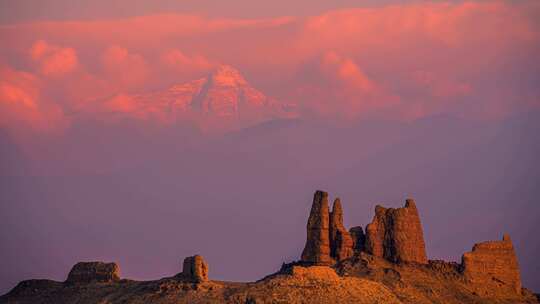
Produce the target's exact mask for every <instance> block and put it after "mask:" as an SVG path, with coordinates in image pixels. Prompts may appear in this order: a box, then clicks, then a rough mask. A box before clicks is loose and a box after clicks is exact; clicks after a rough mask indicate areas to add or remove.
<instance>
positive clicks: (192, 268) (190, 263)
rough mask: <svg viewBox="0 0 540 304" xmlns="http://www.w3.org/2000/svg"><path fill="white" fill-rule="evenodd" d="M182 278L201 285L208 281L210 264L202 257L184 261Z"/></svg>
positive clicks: (195, 256)
mask: <svg viewBox="0 0 540 304" xmlns="http://www.w3.org/2000/svg"><path fill="white" fill-rule="evenodd" d="M182 277H183V278H184V279H186V280H188V281H192V282H196V283H201V282H206V281H208V264H207V263H206V262H205V261H204V259H203V257H202V256H200V255H194V256H190V257H187V258H185V259H184V265H183V269H182Z"/></svg>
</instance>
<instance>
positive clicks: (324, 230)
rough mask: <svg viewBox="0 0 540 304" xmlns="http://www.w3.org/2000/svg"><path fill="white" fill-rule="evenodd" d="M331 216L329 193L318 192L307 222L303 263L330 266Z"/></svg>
mask: <svg viewBox="0 0 540 304" xmlns="http://www.w3.org/2000/svg"><path fill="white" fill-rule="evenodd" d="M329 228H330V215H329V211H328V193H326V192H324V191H316V192H315V195H314V196H313V204H312V206H311V212H310V214H309V219H308V222H307V240H306V246H305V247H304V250H303V251H302V261H303V262H306V263H310V264H314V265H330V264H332V263H333V260H332V258H331V257H330V233H329Z"/></svg>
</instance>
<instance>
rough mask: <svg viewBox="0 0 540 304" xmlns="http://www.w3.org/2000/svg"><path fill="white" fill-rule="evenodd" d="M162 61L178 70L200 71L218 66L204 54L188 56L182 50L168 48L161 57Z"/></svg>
mask: <svg viewBox="0 0 540 304" xmlns="http://www.w3.org/2000/svg"><path fill="white" fill-rule="evenodd" d="M160 62H161V64H163V66H164V67H165V68H169V69H172V70H174V71H178V72H188V73H190V72H193V71H195V72H200V71H209V70H211V69H212V68H213V67H215V66H216V63H212V62H210V60H209V59H207V58H206V57H204V56H202V55H193V56H188V55H186V54H184V53H183V52H182V51H180V50H175V49H173V50H167V51H165V52H163V54H162V55H161V57H160Z"/></svg>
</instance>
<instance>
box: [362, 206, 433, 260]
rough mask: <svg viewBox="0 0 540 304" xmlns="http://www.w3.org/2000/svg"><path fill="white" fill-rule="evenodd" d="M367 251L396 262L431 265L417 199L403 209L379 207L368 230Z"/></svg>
mask: <svg viewBox="0 0 540 304" xmlns="http://www.w3.org/2000/svg"><path fill="white" fill-rule="evenodd" d="M366 251H367V252H368V253H369V254H372V255H374V256H377V257H381V258H385V259H386V260H388V261H390V262H394V263H402V262H405V263H411V262H412V263H419V264H427V262H428V260H427V256H426V245H425V243H424V232H423V230H422V224H421V223H420V216H419V215H418V210H417V209H416V204H415V202H414V200H412V199H407V201H406V203H405V206H404V207H403V208H396V209H395V208H388V209H387V208H384V207H381V206H376V207H375V217H374V218H373V221H372V222H371V223H370V224H369V225H368V226H367V227H366Z"/></svg>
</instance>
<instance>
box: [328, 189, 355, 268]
mask: <svg viewBox="0 0 540 304" xmlns="http://www.w3.org/2000/svg"><path fill="white" fill-rule="evenodd" d="M330 255H331V257H332V258H334V259H336V260H337V261H341V260H344V259H346V258H349V257H351V256H352V255H353V240H352V238H351V235H350V234H349V232H348V231H347V229H345V227H344V226H343V208H342V207H341V201H340V200H339V198H336V200H335V201H334V205H333V206H332V212H331V213H330Z"/></svg>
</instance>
